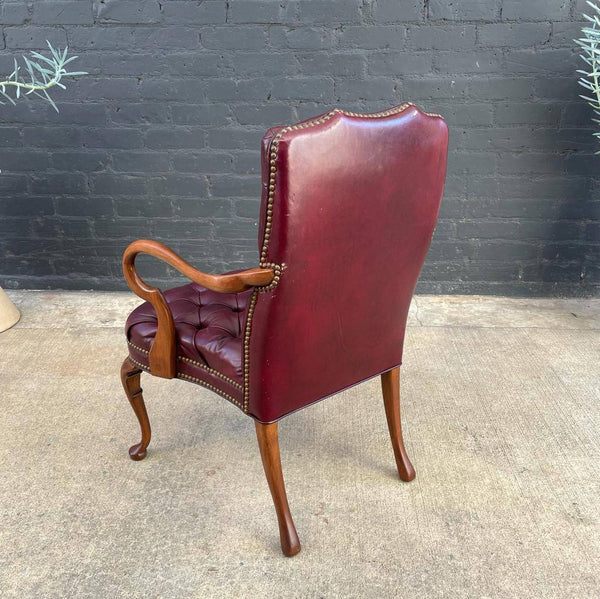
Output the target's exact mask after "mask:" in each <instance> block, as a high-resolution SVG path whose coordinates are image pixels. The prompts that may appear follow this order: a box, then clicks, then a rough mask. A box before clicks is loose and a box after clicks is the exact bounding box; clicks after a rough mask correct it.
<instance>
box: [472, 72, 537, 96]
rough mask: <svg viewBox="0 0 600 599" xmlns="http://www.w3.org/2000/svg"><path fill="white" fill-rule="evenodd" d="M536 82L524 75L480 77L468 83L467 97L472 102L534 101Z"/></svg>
mask: <svg viewBox="0 0 600 599" xmlns="http://www.w3.org/2000/svg"><path fill="white" fill-rule="evenodd" d="M534 83H535V80H534V79H532V78H531V77H528V76H527V75H525V74H523V75H522V76H521V77H502V76H499V77H498V76H493V77H478V78H473V79H471V80H470V81H469V83H468V93H467V95H468V96H469V97H470V98H471V99H472V100H507V99H511V100H521V99H523V100H524V99H526V98H528V99H533V97H534V95H535V90H534Z"/></svg>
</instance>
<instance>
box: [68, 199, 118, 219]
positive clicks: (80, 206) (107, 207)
mask: <svg viewBox="0 0 600 599" xmlns="http://www.w3.org/2000/svg"><path fill="white" fill-rule="evenodd" d="M56 212H57V213H58V214H61V215H62V216H87V217H90V216H93V217H96V216H107V215H110V214H112V213H113V205H112V200H111V199H110V198H100V197H77V198H59V199H58V200H57V201H56Z"/></svg>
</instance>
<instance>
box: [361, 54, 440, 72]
mask: <svg viewBox="0 0 600 599" xmlns="http://www.w3.org/2000/svg"><path fill="white" fill-rule="evenodd" d="M431 71H432V55H431V53H429V52H375V53H373V54H370V55H368V57H367V72H369V73H371V74H373V75H397V76H401V75H407V74H411V73H418V74H419V75H423V74H428V73H430V72H431Z"/></svg>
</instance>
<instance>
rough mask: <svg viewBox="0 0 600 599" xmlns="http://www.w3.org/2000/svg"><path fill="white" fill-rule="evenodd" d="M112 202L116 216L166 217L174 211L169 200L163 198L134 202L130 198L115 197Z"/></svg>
mask: <svg viewBox="0 0 600 599" xmlns="http://www.w3.org/2000/svg"><path fill="white" fill-rule="evenodd" d="M113 203H114V207H115V213H116V214H117V216H124V217H128V216H139V217H144V218H157V217H161V218H166V217H170V216H173V213H174V210H173V205H172V203H171V201H170V200H167V199H164V198H152V199H150V200H144V202H134V201H132V199H131V198H116V199H115V200H114V202H113Z"/></svg>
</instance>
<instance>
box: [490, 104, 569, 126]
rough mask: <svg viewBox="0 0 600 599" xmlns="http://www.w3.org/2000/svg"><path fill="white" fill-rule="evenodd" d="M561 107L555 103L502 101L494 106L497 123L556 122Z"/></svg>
mask: <svg viewBox="0 0 600 599" xmlns="http://www.w3.org/2000/svg"><path fill="white" fill-rule="evenodd" d="M561 109H562V107H561V106H560V104H556V103H552V104H550V103H531V102H528V103H525V102H522V103H516V102H503V103H501V104H498V106H497V107H496V117H495V119H496V123H498V124H499V125H508V124H511V125H520V124H524V123H531V124H544V123H556V122H557V121H558V120H559V118H560V114H561Z"/></svg>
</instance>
